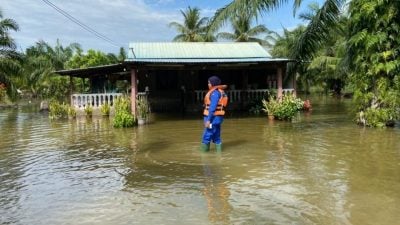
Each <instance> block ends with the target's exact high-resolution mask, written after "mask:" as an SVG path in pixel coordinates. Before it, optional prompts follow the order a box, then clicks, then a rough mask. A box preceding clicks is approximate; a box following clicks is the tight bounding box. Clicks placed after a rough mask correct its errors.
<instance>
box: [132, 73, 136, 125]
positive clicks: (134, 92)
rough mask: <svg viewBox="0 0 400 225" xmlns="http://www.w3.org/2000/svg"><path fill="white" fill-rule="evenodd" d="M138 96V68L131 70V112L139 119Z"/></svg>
mask: <svg viewBox="0 0 400 225" xmlns="http://www.w3.org/2000/svg"><path fill="white" fill-rule="evenodd" d="M136 96H137V74H136V68H134V67H133V68H131V111H132V115H134V116H135V118H136V117H137V111H136Z"/></svg>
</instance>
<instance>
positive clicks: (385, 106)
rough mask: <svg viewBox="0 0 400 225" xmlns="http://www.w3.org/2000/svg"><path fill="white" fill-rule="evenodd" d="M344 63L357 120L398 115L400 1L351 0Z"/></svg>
mask: <svg viewBox="0 0 400 225" xmlns="http://www.w3.org/2000/svg"><path fill="white" fill-rule="evenodd" d="M349 11H350V18H349V20H350V27H349V32H350V39H349V41H348V48H347V49H348V52H347V55H348V59H347V62H348V65H349V68H350V70H351V73H350V82H351V84H352V85H353V87H354V102H355V106H356V107H355V108H356V110H357V111H358V112H359V114H358V115H359V122H362V123H364V124H365V125H368V126H385V125H388V124H390V123H391V122H392V121H393V120H396V119H398V118H400V115H399V114H400V112H399V109H400V38H399V33H400V1H390V0H382V1H369V0H357V1H352V2H351V3H350V7H349Z"/></svg>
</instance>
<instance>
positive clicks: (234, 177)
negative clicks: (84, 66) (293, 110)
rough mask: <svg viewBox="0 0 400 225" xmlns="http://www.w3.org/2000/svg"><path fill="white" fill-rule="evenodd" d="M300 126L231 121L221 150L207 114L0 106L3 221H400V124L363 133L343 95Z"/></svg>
mask: <svg viewBox="0 0 400 225" xmlns="http://www.w3.org/2000/svg"><path fill="white" fill-rule="evenodd" d="M311 100H312V103H313V109H314V110H313V111H312V112H311V113H309V114H305V113H299V115H298V116H297V117H296V118H295V120H294V121H293V122H291V123H290V122H279V121H268V120H267V119H266V117H265V116H262V117H261V116H259V117H244V116H240V115H235V114H234V113H233V115H231V116H230V117H228V118H226V120H225V122H224V124H223V128H222V138H223V142H224V150H223V152H222V153H221V154H217V153H216V152H215V148H214V146H213V147H212V149H211V151H210V152H209V153H201V152H200V151H199V142H200V137H201V133H202V119H201V117H197V118H196V117H185V118H184V119H182V118H181V117H179V116H169V115H155V116H154V117H155V118H154V122H153V123H151V124H148V125H145V126H141V127H136V128H130V129H114V128H113V127H112V125H111V121H110V120H108V119H102V118H92V119H90V120H86V119H85V118H80V119H76V120H62V121H53V122H52V121H49V119H48V118H47V116H46V115H43V114H41V113H38V112H32V111H31V110H29V109H25V108H21V109H7V110H5V109H3V110H1V111H0V224H17V225H18V224H27V225H36V224H52V225H58V224H72V225H78V224H117V225H119V224H127V225H128V224H129V225H130V224H157V225H161V224H167V225H169V224H171V225H172V224H174V225H175V224H285V225H286V224H307V225H308V224H323V225H326V224H362V225H368V224H371V225H372V224H380V225H386V224H388V225H393V224H399V221H400V127H399V126H398V125H397V126H396V127H395V128H389V129H371V128H363V127H359V126H357V125H355V124H354V122H352V121H351V118H350V117H349V116H348V114H347V112H348V111H349V110H350V109H351V103H350V101H347V100H335V99H330V98H312V99H311Z"/></svg>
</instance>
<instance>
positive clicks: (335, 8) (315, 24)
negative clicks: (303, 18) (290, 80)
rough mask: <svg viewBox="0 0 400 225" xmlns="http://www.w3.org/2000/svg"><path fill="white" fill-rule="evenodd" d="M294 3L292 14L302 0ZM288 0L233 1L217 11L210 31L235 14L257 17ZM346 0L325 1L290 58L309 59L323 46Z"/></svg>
mask: <svg viewBox="0 0 400 225" xmlns="http://www.w3.org/2000/svg"><path fill="white" fill-rule="evenodd" d="M292 1H293V2H294V5H293V12H294V13H295V12H296V10H297V9H298V8H299V6H300V5H301V3H302V0H292ZM287 2H289V0H234V1H232V2H231V3H229V4H228V5H226V6H225V7H223V8H221V9H219V10H217V12H216V13H215V15H214V17H213V18H212V20H211V25H210V30H211V31H214V30H216V29H218V27H220V26H221V25H222V24H223V23H224V22H225V21H226V20H227V19H229V18H231V16H232V15H236V13H237V12H241V11H245V10H249V11H250V12H252V13H254V14H256V15H258V14H260V13H262V12H266V11H269V10H273V9H277V8H278V7H280V6H281V5H282V4H284V3H287ZM345 2H346V0H326V1H325V2H324V4H323V5H322V7H321V8H320V9H319V10H318V11H317V13H316V15H315V16H314V17H313V19H312V20H311V21H310V23H309V24H308V26H307V28H306V30H305V31H304V33H303V34H302V35H301V36H300V38H299V40H298V41H297V43H296V45H295V48H294V49H293V52H292V53H291V58H294V59H309V58H310V57H312V55H313V54H315V52H316V51H317V50H318V49H319V48H320V47H321V45H323V43H324V41H325V40H326V39H327V38H328V33H329V31H330V30H331V29H332V28H333V27H335V26H336V24H337V23H338V20H339V17H340V13H341V10H340V9H341V7H342V5H343V4H344V3H345Z"/></svg>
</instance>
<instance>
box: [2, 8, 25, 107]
mask: <svg viewBox="0 0 400 225" xmlns="http://www.w3.org/2000/svg"><path fill="white" fill-rule="evenodd" d="M18 30H19V26H18V24H17V22H16V21H15V20H13V19H9V18H3V12H2V11H1V9H0V83H3V84H4V85H5V86H6V87H7V88H6V89H5V90H6V93H7V97H8V98H7V99H9V100H16V99H17V97H18V96H17V88H16V87H15V85H14V79H15V78H16V77H18V75H19V74H20V69H21V68H20V54H19V53H18V52H17V51H16V44H15V41H14V39H13V38H12V37H11V35H10V31H18Z"/></svg>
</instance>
